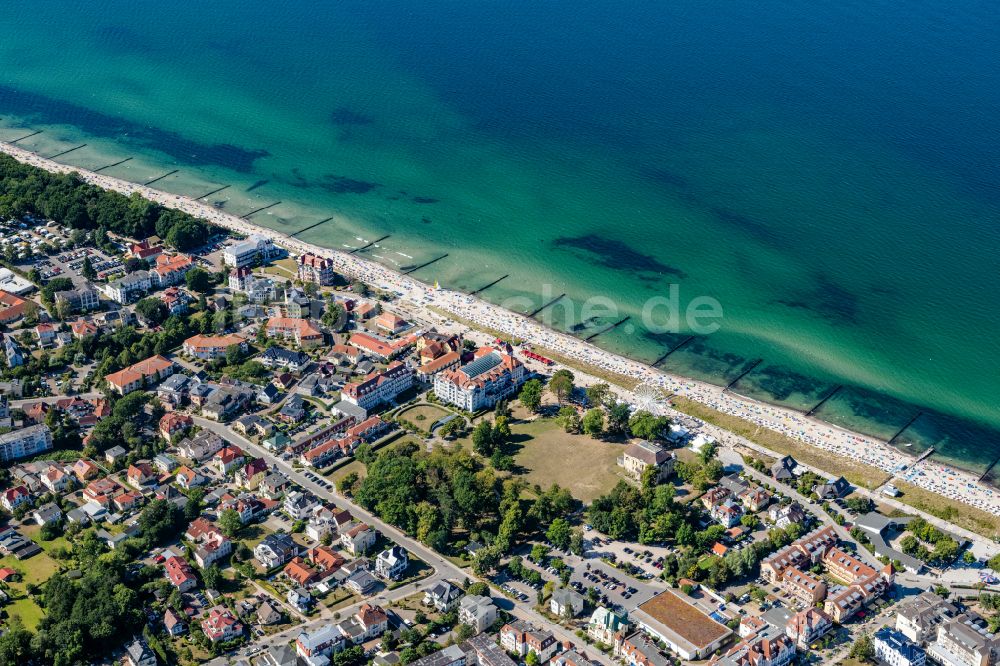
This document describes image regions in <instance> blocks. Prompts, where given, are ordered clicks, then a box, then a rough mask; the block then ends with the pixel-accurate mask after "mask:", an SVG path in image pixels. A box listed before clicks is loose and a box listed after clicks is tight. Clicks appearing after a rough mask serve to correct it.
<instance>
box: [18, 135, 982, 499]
mask: <svg viewBox="0 0 1000 666" xmlns="http://www.w3.org/2000/svg"><path fill="white" fill-rule="evenodd" d="M0 150H2V151H3V152H4V153H6V154H8V155H10V156H12V157H14V158H15V159H17V160H19V161H21V162H24V163H26V164H31V165H33V166H36V167H40V168H42V169H46V170H47V171H51V172H57V173H70V172H76V173H78V174H79V175H80V177H81V178H82V179H83V180H85V181H87V182H89V183H92V184H94V185H96V186H98V187H101V188H105V189H109V190H115V191H118V192H121V193H122V194H126V195H128V194H132V193H134V192H139V193H140V194H142V195H143V196H144V197H146V198H148V199H150V200H152V201H156V202H157V203H160V204H161V205H163V206H167V207H170V208H175V209H179V210H183V211H186V212H188V213H190V214H192V215H194V216H197V217H200V218H204V219H205V220H207V221H209V222H211V223H212V224H215V225H217V226H219V227H222V228H225V229H229V230H231V231H235V232H238V233H241V234H248V235H249V234H259V235H262V236H267V237H270V238H272V239H273V240H274V242H275V243H276V244H279V245H281V246H282V247H284V248H286V249H287V250H288V251H289V252H290V253H292V254H302V253H306V252H312V253H315V254H319V255H323V256H326V257H330V258H331V259H332V260H333V262H334V264H335V266H336V269H337V270H338V271H340V272H342V273H344V274H345V275H348V276H350V277H352V278H357V279H360V280H362V281H364V282H367V283H369V284H371V285H373V286H376V287H379V288H381V289H385V290H390V291H394V292H397V293H399V294H400V295H402V296H403V297H405V298H407V299H408V300H411V301H413V302H414V303H416V304H418V306H419V305H420V304H424V305H434V306H436V307H437V308H440V309H442V310H445V311H448V312H451V313H454V314H455V315H456V316H459V317H461V318H462V319H465V320H469V321H472V322H474V323H476V324H478V325H480V326H483V327H488V328H490V329H493V330H497V331H503V332H505V333H507V334H509V335H511V336H515V337H517V338H519V339H522V340H525V341H527V342H529V343H532V344H535V345H539V346H542V347H545V348H547V349H551V350H553V351H555V352H557V353H558V354H560V355H562V356H563V357H565V358H568V359H574V360H576V361H579V362H581V363H585V364H588V365H590V366H594V367H598V368H601V369H603V370H606V371H609V372H614V373H617V374H620V375H626V376H629V377H632V378H634V379H635V380H638V381H639V382H641V383H644V384H650V385H653V386H656V387H658V388H659V389H661V390H662V391H663V392H664V395H667V394H671V393H676V394H678V395H680V396H684V397H687V398H690V399H692V400H695V401H697V402H700V403H702V404H705V405H707V406H709V407H712V408H714V409H716V410H719V411H721V412H724V413H726V414H730V415H733V416H738V417H740V418H743V419H746V420H748V421H751V422H753V423H755V424H757V425H759V426H762V427H765V428H770V429H772V430H775V431H777V432H780V433H783V434H785V435H788V436H789V437H792V438H794V439H797V440H799V441H802V442H805V443H807V444H810V445H812V446H815V447H817V448H819V449H822V450H824V451H827V452H829V453H830V454H832V455H836V456H842V457H845V458H849V459H851V460H855V461H858V462H860V463H863V464H865V465H869V466H871V467H875V468H878V469H880V470H883V471H885V472H888V473H890V474H893V475H895V476H896V477H897V478H900V479H903V480H905V481H907V482H909V483H911V484H913V485H916V486H919V487H921V488H924V489H927V490H930V491H932V492H935V493H938V494H940V495H944V496H946V497H949V498H951V499H954V500H958V501H961V502H964V503H966V504H968V505H970V506H974V507H977V508H979V509H982V510H984V511H988V512H990V513H992V514H994V515H1000V492H995V491H994V490H992V489H991V488H989V487H987V486H985V485H982V484H980V483H978V481H977V478H976V477H975V476H974V475H972V474H970V473H968V472H965V471H962V470H958V469H953V468H950V467H948V466H947V465H943V464H941V463H939V462H935V461H931V460H927V461H923V462H921V463H919V464H914V459H913V458H912V457H909V456H906V455H905V454H903V453H901V452H899V451H897V450H896V449H893V448H892V447H890V446H888V445H887V444H886V442H884V441H881V440H877V439H874V438H871V437H867V436H864V435H859V434H857V433H853V432H850V431H847V430H844V429H841V428H837V427H835V426H832V425H830V424H827V423H824V422H822V421H819V420H817V419H814V418H809V417H806V416H805V415H803V414H802V413H799V412H796V411H794V410H791V409H785V408H781V407H776V406H771V405H766V404H762V403H759V402H756V401H753V400H749V399H747V398H744V397H742V396H738V395H734V394H731V393H723V390H722V388H721V387H719V386H714V385H711V384H707V383H704V382H698V381H694V380H691V379H687V378H684V377H678V376H674V375H670V374H668V373H665V372H662V371H660V370H657V369H654V368H652V367H650V366H647V365H644V364H643V363H640V362H638V361H634V360H631V359H627V358H624V357H622V356H618V355H616V354H613V353H611V352H607V351H604V350H602V349H599V348H597V347H594V346H592V345H589V344H587V343H585V342H583V341H581V340H579V339H577V338H574V337H572V336H570V335H567V334H564V333H559V332H557V331H554V330H551V329H548V328H546V327H544V326H543V325H542V324H540V323H538V322H536V321H534V320H532V319H528V318H527V317H524V316H522V315H519V314H516V313H512V312H509V311H506V310H503V309H502V308H500V307H498V306H496V305H493V304H491V303H487V302H486V301H483V300H480V299H478V298H475V297H472V296H469V295H467V294H463V293H459V292H454V291H450V290H447V289H435V288H433V287H432V286H430V285H427V284H424V283H422V282H420V281H418V280H415V279H413V278H410V277H408V276H404V275H401V274H399V273H396V272H394V271H392V270H391V269H389V268H387V267H385V266H382V265H381V264H377V263H375V262H372V261H369V260H366V259H363V258H361V257H359V256H357V255H352V254H348V253H347V252H343V251H339V250H332V249H327V248H323V247H319V246H315V245H311V244H308V243H304V242H301V241H298V240H295V239H292V238H288V237H286V236H285V235H284V234H282V233H280V232H277V231H274V230H271V229H266V228H264V227H260V226H257V225H254V224H251V223H250V222H248V221H246V220H244V219H242V218H239V217H236V216H234V215H230V214H228V213H224V212H222V211H220V210H218V209H216V208H215V207H213V206H211V205H209V204H206V203H201V202H198V201H195V200H193V199H190V198H187V197H184V196H179V195H174V194H169V193H166V192H162V191H160V190H156V189H153V188H150V187H145V186H142V185H138V184H135V183H130V182H127V181H124V180H120V179H117V178H112V177H109V176H105V175H101V174H97V173H93V172H88V171H83V170H81V169H77V168H73V167H70V166H66V165H63V164H59V163H57V162H53V161H51V160H47V159H45V158H42V157H39V156H38V155H36V154H34V153H32V152H30V151H27V150H25V149H22V148H18V147H17V146H13V145H10V144H6V143H0ZM626 397H629V396H626ZM632 397H634V396H632ZM663 409H664V410H666V409H667V408H666V407H664V408H663ZM706 431H707V432H710V433H712V434H714V435H715V436H716V438H717V439H719V440H720V441H734V442H735V440H736V439H737V438H736V436H735V435H733V434H731V433H727V432H725V431H721V430H720V429H718V428H715V427H713V426H710V425H706ZM904 467H905V470H904V469H903V468H904Z"/></svg>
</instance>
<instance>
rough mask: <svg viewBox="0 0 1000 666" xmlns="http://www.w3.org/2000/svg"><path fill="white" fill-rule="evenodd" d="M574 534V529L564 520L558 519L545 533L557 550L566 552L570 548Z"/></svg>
mask: <svg viewBox="0 0 1000 666" xmlns="http://www.w3.org/2000/svg"><path fill="white" fill-rule="evenodd" d="M572 532H573V530H572V528H571V527H570V525H569V523H568V522H566V520H565V519H564V518H556V519H555V520H553V521H552V524H551V525H549V529H548V531H546V532H545V536H546V538H547V539H548V540H549V541H551V542H552V543H553V544H555V546H556V548H558V549H560V550H566V549H567V548H569V542H570V538H571V537H572Z"/></svg>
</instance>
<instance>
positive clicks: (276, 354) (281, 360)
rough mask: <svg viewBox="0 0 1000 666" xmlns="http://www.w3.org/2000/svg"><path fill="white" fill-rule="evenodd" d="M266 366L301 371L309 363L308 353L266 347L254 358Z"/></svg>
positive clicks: (273, 368)
mask: <svg viewBox="0 0 1000 666" xmlns="http://www.w3.org/2000/svg"><path fill="white" fill-rule="evenodd" d="M256 360H257V361H259V362H260V363H261V365H263V366H264V367H266V368H270V369H272V370H275V369H281V370H288V371H289V372H301V371H302V370H304V369H305V367H306V366H308V365H309V363H310V362H311V359H310V358H309V355H308V354H306V353H305V352H301V351H292V350H290V349H285V348H284V347H279V346H274V347H268V348H267V349H265V350H264V352H263V353H262V354H261V355H260V356H258V357H257V359H256Z"/></svg>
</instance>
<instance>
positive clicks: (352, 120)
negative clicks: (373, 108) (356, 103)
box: [330, 106, 375, 127]
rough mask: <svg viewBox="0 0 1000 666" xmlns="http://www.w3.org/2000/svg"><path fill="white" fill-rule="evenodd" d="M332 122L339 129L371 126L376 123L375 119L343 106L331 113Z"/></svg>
mask: <svg viewBox="0 0 1000 666" xmlns="http://www.w3.org/2000/svg"><path fill="white" fill-rule="evenodd" d="M330 122H331V123H333V124H334V125H337V126H338V127H345V126H347V127H356V126H359V125H371V124H372V123H374V122H375V119H374V118H372V117H371V116H366V115H365V114H363V113H359V112H357V111H354V110H352V109H349V108H347V107H344V106H341V107H338V108H336V109H334V110H333V111H331V112H330Z"/></svg>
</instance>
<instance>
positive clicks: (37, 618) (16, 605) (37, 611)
mask: <svg viewBox="0 0 1000 666" xmlns="http://www.w3.org/2000/svg"><path fill="white" fill-rule="evenodd" d="M4 611H6V613H7V617H14V616H15V615H16V616H18V617H19V618H21V622H23V623H24V627H25V628H26V629H30V630H31V631H34V630H35V629H36V628H37V627H38V623H39V622H41V621H42V615H44V613H43V612H42V609H41V608H39V607H38V604H36V603H35V602H34V601H32V600H31V599H28V598H27V597H25V598H23V599H18V600H17V601H12V602H10V603H9V604H7V605H6V606H4Z"/></svg>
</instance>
